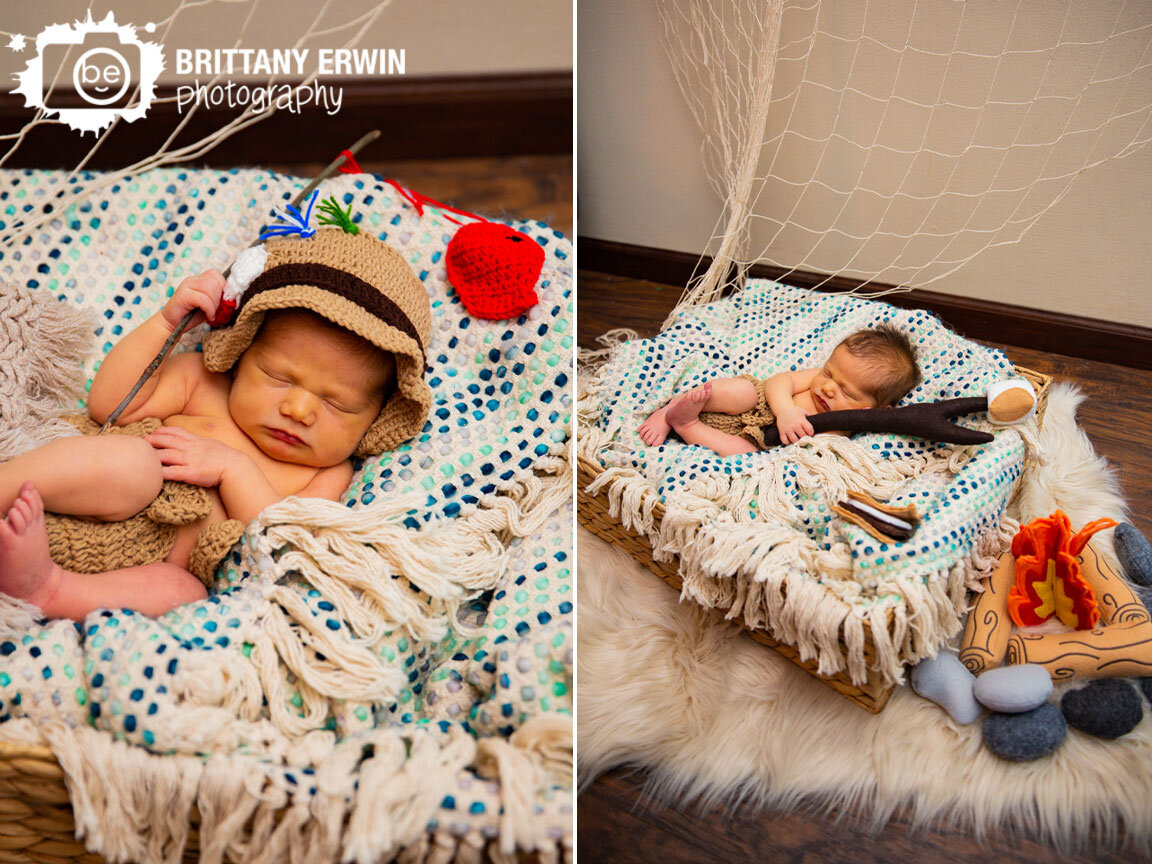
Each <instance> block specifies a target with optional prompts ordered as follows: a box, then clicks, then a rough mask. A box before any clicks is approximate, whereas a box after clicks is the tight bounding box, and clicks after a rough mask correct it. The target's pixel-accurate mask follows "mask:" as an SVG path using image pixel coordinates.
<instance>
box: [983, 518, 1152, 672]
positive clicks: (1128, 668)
mask: <svg viewBox="0 0 1152 864" xmlns="http://www.w3.org/2000/svg"><path fill="white" fill-rule="evenodd" d="M1115 524H1116V523H1115V522H1113V521H1112V520H1111V519H1098V520H1096V521H1095V522H1090V523H1088V524H1087V525H1085V526H1084V527H1083V528H1081V529H1080V531H1079V532H1077V533H1075V534H1073V533H1072V531H1071V526H1070V523H1069V521H1068V518H1067V517H1066V516H1065V515H1064V514H1063V513H1061V512H1060V511H1057V512H1056V513H1053V514H1052V515H1051V516H1047V517H1045V518H1042V519H1035V520H1033V521H1032V522H1030V523H1028V524H1027V525H1025V526H1022V527H1021V530H1020V532H1019V533H1018V534H1017V535H1016V537H1015V538H1014V539H1013V542H1012V549H1011V550H1010V551H1008V552H1005V553H1004V555H1003V556H1002V557H1001V559H1000V563H999V565H998V566H997V568H996V570H995V571H994V572H993V573H992V575H990V576H989V577H987V578H986V579H985V580H984V591H983V593H981V594H980V595H979V596H978V597H977V600H976V605H975V607H974V608H973V609H972V611H971V612H970V613H969V614H968V620H967V623H966V624H965V627H964V638H963V641H962V642H961V650H960V660H961V662H963V663H964V665H965V666H966V667H967V668H968V670H969V671H970V672H972V673H973V674H975V675H979V674H981V673H982V672H985V671H987V670H988V669H992V668H995V667H997V666H1000V665H1001V664H1002V663H1006V664H1007V665H1010V666H1014V665H1018V664H1021V663H1034V664H1036V665H1039V666H1043V667H1044V668H1045V669H1047V670H1048V674H1049V675H1051V677H1052V678H1053V679H1054V680H1058V681H1059V680H1064V679H1067V678H1072V677H1099V676H1108V677H1126V676H1129V675H1148V674H1149V671H1150V670H1152V616H1150V615H1149V613H1148V610H1147V609H1146V608H1145V607H1144V604H1143V603H1142V602H1141V600H1140V598H1139V597H1137V596H1136V594H1135V592H1134V591H1133V590H1132V589H1131V588H1130V587H1129V586H1128V583H1127V582H1126V581H1125V580H1124V578H1123V577H1122V576H1121V575H1120V574H1119V573H1117V572H1116V571H1115V570H1114V569H1113V568H1112V567H1111V566H1110V565H1109V564H1108V562H1107V561H1106V560H1105V559H1104V557H1103V556H1102V555H1100V553H1099V552H1098V551H1097V550H1096V549H1094V548H1093V547H1092V546H1091V545H1089V544H1088V540H1089V538H1090V537H1091V536H1092V535H1093V534H1095V533H1097V532H1098V531H1101V530H1104V529H1106V528H1110V527H1113V526H1114V525H1115ZM1069 577H1071V578H1069ZM1089 601H1090V602H1089ZM1013 606H1014V607H1015V609H1016V610H1018V611H1019V613H1020V614H1021V615H1022V616H1027V619H1026V622H1035V623H1039V621H1041V620H1047V619H1048V618H1051V617H1052V616H1053V615H1056V616H1057V617H1059V619H1060V620H1061V621H1062V622H1063V623H1065V624H1066V625H1067V626H1070V627H1074V626H1075V623H1070V622H1080V621H1084V622H1087V621H1088V620H1091V621H1092V623H1091V624H1087V625H1086V627H1085V629H1078V630H1072V631H1064V632H1059V633H1030V632H1026V631H1021V632H1013V627H1012V625H1013V615H1012V611H1011V610H1012V608H1013ZM1061 610H1063V614H1061ZM1041 616H1042V617H1041ZM1021 626H1028V624H1027V623H1025V624H1022V625H1021Z"/></svg>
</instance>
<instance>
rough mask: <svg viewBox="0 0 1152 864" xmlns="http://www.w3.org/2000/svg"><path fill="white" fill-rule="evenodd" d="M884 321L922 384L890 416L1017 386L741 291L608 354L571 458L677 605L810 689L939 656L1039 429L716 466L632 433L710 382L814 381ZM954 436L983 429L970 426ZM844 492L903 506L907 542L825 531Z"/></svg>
mask: <svg viewBox="0 0 1152 864" xmlns="http://www.w3.org/2000/svg"><path fill="white" fill-rule="evenodd" d="M881 321H891V322H893V323H894V324H896V325H897V326H899V327H900V328H901V329H903V330H905V331H906V332H908V333H909V334H910V336H911V338H912V340H913V342H914V343H915V345H916V347H917V351H918V354H919V359H920V366H921V369H922V370H923V373H924V382H923V383H922V384H921V385H920V386H919V387H918V388H916V390H914V391H913V392H912V393H911V394H909V396H908V397H906V399H905V400H904V403H902V404H906V403H910V402H926V401H933V400H937V399H946V398H952V397H956V396H960V395H979V394H982V393H983V392H984V390H985V388H986V387H987V386H988V385H989V384H990V383H992V382H993V381H996V380H1000V379H1004V378H1009V377H1013V369H1012V366H1011V364H1010V363H1009V362H1008V360H1007V358H1005V357H1004V355H1003V354H1001V353H1000V352H998V351H994V350H992V349H988V348H983V347H981V346H979V345H977V344H975V343H973V342H969V341H967V340H965V339H962V338H961V337H959V336H957V335H956V334H955V333H952V332H951V331H949V330H947V329H946V328H945V327H944V326H943V325H941V324H940V322H939V321H937V320H936V319H935V318H934V317H932V316H931V315H929V314H928V313H926V312H920V311H904V310H900V309H896V308H894V307H892V306H889V305H887V304H884V303H877V302H874V301H869V300H861V299H858V298H855V297H851V296H840V295H822V294H819V293H816V292H811V291H806V290H802V289H797V288H790V287H786V286H783V285H779V284H777V283H774V282H769V281H767V280H755V279H754V280H751V281H750V282H749V283H748V285H747V287H746V288H744V289H743V290H741V291H738V292H736V293H735V294H733V295H731V296H730V297H728V298H726V299H724V300H720V301H717V302H715V303H712V304H710V305H707V306H697V307H687V308H683V307H682V308H681V309H680V310H679V312H678V315H677V317H676V319H675V321H674V322H673V323H672V324H671V326H669V327H668V328H667V329H665V330H664V332H662V333H661V334H660V335H658V336H656V337H655V338H653V339H644V340H633V341H631V342H627V343H624V344H622V345H620V346H618V347H617V348H616V349H615V350H614V351H613V352H612V356H611V359H609V360H608V362H606V363H605V364H604V365H603V367H602V368H601V369H599V370H598V371H597V373H596V375H595V377H594V378H593V379H592V380H591V382H590V384H589V385H588V386H587V387H586V388H585V389H584V395H583V396H582V397H581V399H580V402H579V403H578V415H579V424H580V425H579V434H578V438H579V442H580V443H579V446H580V452H581V453H582V454H583V455H585V456H586V457H588V458H589V459H591V460H592V461H594V462H597V463H598V464H600V465H602V466H604V469H605V470H604V471H603V472H602V473H601V474H600V475H599V477H598V478H597V480H596V481H595V482H594V483H593V484H592V487H591V488H590V491H592V492H595V493H604V494H607V496H608V498H609V501H610V502H611V507H612V515H613V516H615V517H617V518H619V519H620V521H621V522H622V523H623V524H624V525H625V526H627V527H630V528H633V529H635V530H638V531H640V532H642V533H643V534H645V535H647V537H648V538H649V539H650V540H651V541H652V545H653V548H654V549H655V550H656V551H655V555H656V556H657V557H659V558H660V559H661V560H668V559H670V558H671V557H673V556H679V570H680V576H681V578H682V580H683V583H684V587H683V595H684V597H686V598H688V599H691V600H694V601H696V602H697V603H699V604H700V605H702V606H703V607H705V608H709V609H712V608H716V609H723V610H726V614H727V615H728V616H729V617H736V616H741V617H742V618H743V619H744V621H745V622H746V623H747V624H748V626H751V627H765V628H767V629H768V630H769V631H771V633H772V634H773V636H774V637H775V638H776V639H777V640H779V641H781V642H784V643H787V644H789V645H794V646H796V647H798V648H799V650H800V654H801V657H802V658H803V659H805V660H807V659H811V658H816V659H817V660H818V662H819V671H820V673H821V674H834V673H837V672H840V671H841V670H843V669H847V671H848V673H849V675H850V676H851V679H852V681H853V682H854V683H862V682H863V681H864V680H865V678H866V674H867V669H868V668H872V669H874V670H875V671H876V672H878V673H879V674H880V675H881V676H882V678H883V680H885V681H886V682H888V683H894V682H896V681H898V680H900V678H901V676H902V674H903V672H902V669H903V664H904V663H905V662H908V661H913V660H916V659H918V658H921V657H926V656H930V655H933V654H935V653H936V651H937V650H938V648H939V647H940V645H941V644H943V642H944V641H945V640H947V639H948V638H949V637H950V636H951V635H953V634H954V633H956V632H957V630H958V629H959V628H960V626H961V621H962V617H961V616H962V613H963V610H964V602H965V592H966V590H967V589H968V588H970V587H973V586H975V585H976V584H977V583H978V580H979V578H980V577H981V576H982V575H986V573H987V571H988V570H989V569H990V568H991V566H992V565H993V564H994V562H995V560H996V559H997V558H998V557H999V553H1000V551H1001V549H1002V547H1003V545H1004V544H1005V543H1006V542H1007V540H1008V539H1009V538H1010V537H1011V535H1012V533H1014V530H1015V527H1016V523H1015V522H1014V520H1012V519H1010V518H1008V517H1006V515H1005V509H1006V506H1007V504H1008V501H1009V499H1010V498H1011V496H1012V493H1013V491H1014V489H1015V487H1016V483H1017V481H1018V479H1019V477H1020V474H1021V472H1022V470H1023V467H1024V455H1025V443H1024V440H1023V438H1022V436H1021V432H1023V433H1024V434H1025V435H1034V434H1035V421H1030V424H1031V425H1028V426H1024V427H1020V428H1019V429H1017V428H1012V429H1000V430H997V431H996V432H995V436H996V437H995V440H994V441H993V442H992V443H990V444H987V445H983V446H979V447H954V446H952V445H945V444H933V443H929V442H925V441H921V440H917V439H913V438H908V437H905V436H897V435H889V434H872V435H857V436H855V437H853V438H850V439H849V438H843V437H839V436H835V435H818V436H816V437H815V438H810V439H805V440H804V441H803V442H802V443H800V444H796V445H792V446H790V447H777V448H773V449H771V450H768V451H763V452H759V453H753V454H749V455H741V456H732V457H727V458H721V457H719V456H717V455H716V454H715V453H713V452H712V451H710V450H707V449H706V448H702V447H695V446H693V447H689V446H685V445H683V444H682V443H680V442H679V441H677V440H675V438H671V439H669V441H667V442H666V443H665V444H664V445H662V446H660V447H647V446H646V445H645V444H644V443H643V441H641V439H640V437H639V436H638V435H637V432H636V430H637V427H638V426H639V425H640V424H641V423H642V422H643V421H644V419H645V418H646V417H647V416H648V415H649V414H651V412H652V411H653V410H655V409H656V408H658V407H660V406H661V405H663V404H664V403H665V402H667V401H668V399H669V398H671V397H672V396H673V395H674V394H677V393H680V392H683V391H685V390H688V389H689V388H691V387H692V386H695V385H698V384H700V383H702V382H704V381H706V380H709V379H711V378H714V377H718V376H723V377H729V376H736V375H741V374H751V375H753V376H755V377H759V378H765V377H768V376H770V375H772V374H775V373H776V372H779V371H782V370H788V369H799V368H807V367H813V366H819V365H821V364H822V363H823V362H824V360H825V359H826V358H827V356H828V355H829V354H830V353H831V351H832V349H833V348H834V347H835V346H836V344H837V343H838V342H839V341H840V340H841V339H843V338H844V337H845V336H847V335H848V334H849V333H851V332H852V331H854V330H857V329H860V328H863V327H867V326H869V325H874V324H876V323H879V322H881ZM964 422H965V424H966V425H969V426H980V427H981V428H985V429H991V428H992V427H991V426H990V425H988V424H987V421H986V420H985V419H984V418H983V417H970V418H966V419H965V420H964ZM848 489H856V490H860V491H864V492H867V493H869V494H871V495H872V496H873V497H875V498H877V499H880V500H886V501H889V502H890V503H892V504H894V505H897V506H900V505H905V504H914V505H915V506H916V509H917V511H918V512H919V514H920V516H921V522H920V525H919V527H918V529H917V531H916V533H915V535H914V536H913V537H912V538H911V539H910V540H909V541H907V542H905V543H893V544H886V543H881V542H879V541H877V540H875V539H874V538H873V537H872V536H871V535H870V534H868V533H866V532H865V531H864V530H863V529H862V528H859V527H857V526H855V525H851V524H848V523H847V522H844V521H843V520H840V519H838V518H836V517H835V514H834V513H833V512H832V510H831V505H832V504H835V503H837V502H838V501H840V500H842V499H843V498H844V497H845V492H846V490H848ZM658 502H659V503H662V504H663V505H664V508H665V515H664V517H663V519H662V520H661V522H660V523H659V524H657V522H656V520H655V519H654V518H653V508H654V506H655V505H656V504H657V503H658ZM865 631H868V632H869V634H870V635H871V638H872V642H873V644H874V645H875V649H876V650H875V654H876V656H875V659H874V660H871V661H866V658H865ZM841 640H843V643H844V644H845V645H846V646H847V656H846V657H845V656H844V654H843V653H842V649H841ZM866 663H867V664H868V665H866Z"/></svg>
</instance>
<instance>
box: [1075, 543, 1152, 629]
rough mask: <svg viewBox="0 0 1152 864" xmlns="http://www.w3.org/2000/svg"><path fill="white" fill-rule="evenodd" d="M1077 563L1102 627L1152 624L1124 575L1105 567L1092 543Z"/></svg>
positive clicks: (1151, 617) (1145, 609)
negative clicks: (1097, 611)
mask: <svg viewBox="0 0 1152 864" xmlns="http://www.w3.org/2000/svg"><path fill="white" fill-rule="evenodd" d="M1079 561H1080V573H1081V575H1082V576H1083V577H1084V579H1085V581H1086V582H1087V583H1088V584H1089V585H1090V586H1092V593H1093V594H1094V595H1096V608H1097V609H1098V610H1099V612H1100V623H1101V624H1118V625H1120V626H1122V627H1123V626H1127V625H1129V624H1139V623H1141V622H1143V621H1152V616H1150V615H1149V614H1148V610H1147V608H1145V606H1144V604H1143V603H1141V602H1140V598H1139V597H1137V596H1136V592H1135V591H1133V590H1132V589H1131V588H1130V587H1129V586H1128V583H1127V582H1126V581H1125V580H1124V577H1123V576H1121V575H1120V574H1119V573H1118V572H1117V571H1116V570H1115V569H1113V568H1112V567H1110V566H1109V565H1108V562H1107V561H1105V560H1104V557H1103V556H1102V555H1101V554H1100V553H1099V552H1098V551H1097V550H1096V549H1094V548H1093V547H1092V544H1088V545H1087V546H1085V547H1084V551H1083V552H1082V553H1081V554H1080V558H1079Z"/></svg>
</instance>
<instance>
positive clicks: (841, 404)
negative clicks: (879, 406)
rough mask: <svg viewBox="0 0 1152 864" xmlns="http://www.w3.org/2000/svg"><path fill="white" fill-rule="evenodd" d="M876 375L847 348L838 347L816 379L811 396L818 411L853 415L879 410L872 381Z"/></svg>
mask: <svg viewBox="0 0 1152 864" xmlns="http://www.w3.org/2000/svg"><path fill="white" fill-rule="evenodd" d="M874 375H875V372H874V371H872V370H869V369H868V367H867V366H866V365H865V364H864V363H862V362H861V361H860V359H859V358H857V357H855V356H853V354H852V353H851V352H850V351H849V350H848V349H847V348H844V347H838V348H837V349H836V350H835V351H833V352H832V356H831V357H829V358H828V362H826V363H825V364H824V367H823V368H822V369H821V370H820V371H819V372H817V373H816V377H815V378H813V379H812V385H811V388H810V392H811V394H812V401H813V402H814V403H815V404H816V411H817V412H818V413H820V414H823V413H824V412H825V411H850V410H855V409H859V408H875V407H876V399H875V398H874V397H873V396H872V395H871V392H870V391H871V387H869V386H867V385H868V384H869V383H870V380H869V379H870V378H871V377H872V376H874Z"/></svg>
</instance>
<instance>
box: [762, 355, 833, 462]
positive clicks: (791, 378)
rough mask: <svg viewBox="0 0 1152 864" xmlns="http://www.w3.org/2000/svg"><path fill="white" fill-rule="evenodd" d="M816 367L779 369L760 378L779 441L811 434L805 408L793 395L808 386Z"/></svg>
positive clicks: (792, 442) (791, 441)
mask: <svg viewBox="0 0 1152 864" xmlns="http://www.w3.org/2000/svg"><path fill="white" fill-rule="evenodd" d="M819 371H820V370H819V369H800V370H799V371H796V372H781V373H779V374H778V375H773V376H772V377H771V378H769V379H768V380H767V381H765V382H764V396H765V398H766V399H767V400H768V407H769V408H771V409H772V413H773V414H775V415H776V428H777V429H779V430H780V441H781V442H782V443H784V444H794V443H795V442H797V441H799V440H800V439H801V438H803V437H804V436H806V435H814V434H815V432H814V431H813V429H812V424H811V423H809V422H808V414H807V412H805V411H804V409H803V408H801V407H800V406H799V405H797V404H796V402H795V400H794V397H795V396H796V394H797V393H803V392H804V391H805V390H808V389H809V388H810V387H811V386H812V379H813V378H815V377H816V373H817V372H819Z"/></svg>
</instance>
